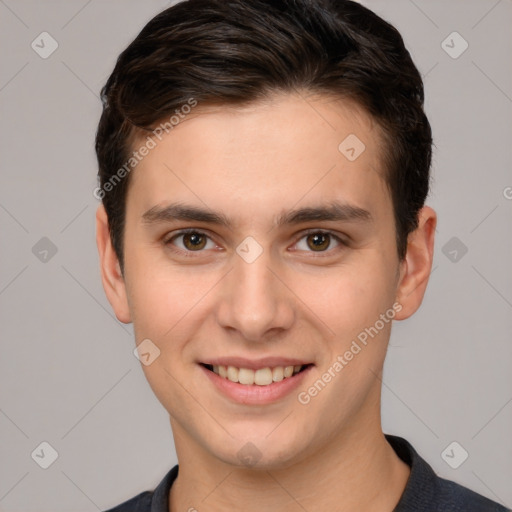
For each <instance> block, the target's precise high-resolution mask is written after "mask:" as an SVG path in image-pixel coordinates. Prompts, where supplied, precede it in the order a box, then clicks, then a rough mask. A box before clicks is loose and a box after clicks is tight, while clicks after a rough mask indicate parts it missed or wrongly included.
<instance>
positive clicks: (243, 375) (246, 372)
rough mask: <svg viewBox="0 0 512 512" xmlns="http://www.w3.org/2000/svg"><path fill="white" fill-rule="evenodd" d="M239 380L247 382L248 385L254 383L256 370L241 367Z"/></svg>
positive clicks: (243, 382) (242, 382) (241, 382)
mask: <svg viewBox="0 0 512 512" xmlns="http://www.w3.org/2000/svg"><path fill="white" fill-rule="evenodd" d="M238 382H240V384H246V385H247V386H251V385H252V384H254V370H250V369H248V368H240V370H238Z"/></svg>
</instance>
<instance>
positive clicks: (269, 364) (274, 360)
mask: <svg viewBox="0 0 512 512" xmlns="http://www.w3.org/2000/svg"><path fill="white" fill-rule="evenodd" d="M201 363H202V364H209V365H212V366H234V367H235V368H248V369H250V370H259V369H260V368H275V367H276V366H285V367H286V366H298V365H301V366H303V365H307V364H311V363H310V362H308V361H304V360H302V359H295V358H290V357H263V358H261V359H247V358H245V357H218V358H212V359H207V360H204V361H201Z"/></svg>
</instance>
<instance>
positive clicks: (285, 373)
mask: <svg viewBox="0 0 512 512" xmlns="http://www.w3.org/2000/svg"><path fill="white" fill-rule="evenodd" d="M301 369H302V365H300V364H299V365H295V366H276V367H275V368H269V367H266V368H260V369H258V370H251V369H250V368H236V367H235V366H228V367H226V366H222V365H218V366H217V365H214V366H213V371H214V372H215V373H216V374H218V375H219V376H220V377H222V378H224V379H228V380H230V381H231V382H236V383H240V384H244V385H246V386H252V385H253V384H256V385H257V386H268V385H269V384H272V382H280V381H282V380H283V379H286V378H289V377H291V376H292V375H295V374H296V373H299V372H300V370H301Z"/></svg>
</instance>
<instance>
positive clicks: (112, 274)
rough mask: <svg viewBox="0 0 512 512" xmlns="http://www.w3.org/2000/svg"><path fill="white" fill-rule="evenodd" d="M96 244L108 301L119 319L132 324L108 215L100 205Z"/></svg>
mask: <svg viewBox="0 0 512 512" xmlns="http://www.w3.org/2000/svg"><path fill="white" fill-rule="evenodd" d="M96 244H97V246H98V253H99V257H100V271H101V281H102V283H103V289H104V290H105V294H106V296H107V299H108V301H109V302H110V305H111V306H112V308H113V310H114V313H115V315H116V317H117V319H118V320H119V321H120V322H123V323H125V324H127V323H130V322H131V316H130V309H129V307H128V298H127V294H126V284H125V281H124V277H123V275H122V273H121V268H120V265H119V260H118V258H117V255H116V253H115V251H114V248H113V246H112V242H111V239H110V230H109V226H108V218H107V213H106V211H105V208H104V206H103V205H100V206H99V207H98V210H97V211H96Z"/></svg>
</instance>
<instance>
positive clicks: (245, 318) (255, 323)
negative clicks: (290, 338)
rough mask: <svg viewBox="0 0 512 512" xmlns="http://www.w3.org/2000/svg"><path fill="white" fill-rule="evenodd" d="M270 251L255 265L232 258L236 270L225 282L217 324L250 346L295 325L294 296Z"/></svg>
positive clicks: (256, 261)
mask: <svg viewBox="0 0 512 512" xmlns="http://www.w3.org/2000/svg"><path fill="white" fill-rule="evenodd" d="M284 283H286V279H285V276H284V275H280V272H279V269H278V268H277V266H276V265H274V266H272V261H271V258H270V255H269V252H268V250H264V251H263V253H262V254H261V255H260V256H259V257H258V258H257V259H256V260H255V261H252V262H250V263H249V262H247V261H245V260H244V259H243V258H242V257H239V255H238V254H234V255H233V269H232V270H231V272H229V273H228V275H227V276H226V278H225V279H224V280H223V282H222V289H221V297H220V300H219V303H218V307H217V321H218V323H219V324H220V325H221V326H222V327H223V328H224V329H228V330H231V331H232V332H235V331H236V332H237V333H238V334H239V336H240V338H242V339H244V340H246V341H250V342H265V341H269V340H270V339H271V338H274V337H275V336H276V335H278V334H279V333H282V332H284V331H286V330H288V329H290V327H291V326H292V325H293V322H294V319H295V308H294V301H293V293H292V292H291V291H290V289H289V288H288V287H287V286H286V284H284Z"/></svg>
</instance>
